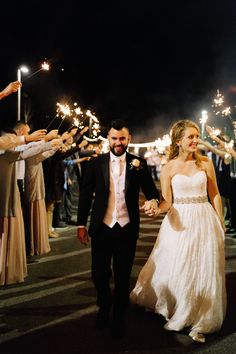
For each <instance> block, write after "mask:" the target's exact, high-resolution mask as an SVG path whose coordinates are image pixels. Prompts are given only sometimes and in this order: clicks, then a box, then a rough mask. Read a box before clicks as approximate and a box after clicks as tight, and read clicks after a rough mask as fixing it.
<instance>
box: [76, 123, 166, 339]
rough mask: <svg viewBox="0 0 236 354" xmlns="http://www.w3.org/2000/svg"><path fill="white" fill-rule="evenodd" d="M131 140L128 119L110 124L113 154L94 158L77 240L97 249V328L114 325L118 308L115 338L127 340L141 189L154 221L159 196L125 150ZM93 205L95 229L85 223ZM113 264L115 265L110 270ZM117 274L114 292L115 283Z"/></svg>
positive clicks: (140, 165) (142, 168)
mask: <svg viewBox="0 0 236 354" xmlns="http://www.w3.org/2000/svg"><path fill="white" fill-rule="evenodd" d="M130 139H131V136H130V133H129V128H128V126H127V125H126V123H125V122H124V121H123V120H114V121H112V122H111V125H110V128H109V131H108V141H109V146H110V152H108V153H105V154H101V155H99V156H98V157H95V158H91V160H90V161H89V163H88V166H87V169H86V175H85V178H84V182H83V185H82V189H81V194H80V197H79V206H78V220H77V223H78V228H77V237H78V239H79V240H80V242H81V243H82V244H85V245H86V244H87V243H88V242H89V237H88V235H89V236H90V237H91V248H92V279H93V282H94V285H95V288H96V291H97V305H98V307H99V310H98V313H97V319H96V327H97V328H98V329H102V328H105V327H107V326H108V325H109V316H110V309H111V306H112V305H113V321H112V327H111V328H112V335H113V336H114V337H117V338H120V337H122V336H123V335H125V332H126V328H125V313H126V309H127V307H128V304H129V291H130V290H129V281H130V274H131V270H132V265H133V260H134V256H135V249H136V242H137V238H138V235H139V221H140V216H139V192H140V188H141V190H142V192H143V194H144V195H145V197H146V199H147V200H148V201H149V202H148V203H149V204H148V205H149V207H148V208H149V210H147V209H148V208H147V207H146V208H145V212H146V213H147V214H148V215H150V216H151V214H153V213H154V211H155V210H157V209H158V200H157V199H158V198H159V192H158V190H157V188H156V186H155V184H154V181H153V179H152V177H151V175H150V173H149V171H148V167H147V163H146V161H145V160H144V159H143V158H141V157H138V156H135V155H132V154H130V153H128V152H127V151H126V150H127V148H128V144H129V142H130ZM92 202H93V206H92V212H91V220H90V227H89V230H88V232H87V229H86V224H87V219H88V215H89V212H90V208H91V205H92ZM111 264H112V265H111ZM112 271H113V274H114V292H113V295H112V292H111V289H110V278H111V275H112Z"/></svg>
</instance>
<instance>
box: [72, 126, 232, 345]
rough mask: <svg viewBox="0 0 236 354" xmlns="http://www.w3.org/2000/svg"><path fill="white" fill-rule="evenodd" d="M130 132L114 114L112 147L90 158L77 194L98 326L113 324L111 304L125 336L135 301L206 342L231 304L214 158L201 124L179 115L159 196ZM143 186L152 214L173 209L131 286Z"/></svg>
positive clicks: (116, 327)
mask: <svg viewBox="0 0 236 354" xmlns="http://www.w3.org/2000/svg"><path fill="white" fill-rule="evenodd" d="M130 139H131V136H130V132H129V128H128V126H127V124H126V123H125V122H124V121H122V120H114V121H112V122H111V125H110V128H109V130H108V142H109V146H110V151H109V152H108V153H106V154H102V155H99V156H98V157H96V158H94V159H91V160H90V161H89V164H88V167H87V171H86V176H85V179H84V184H83V187H82V190H81V194H80V199H79V207H78V228H77V237H78V239H79V240H80V242H81V243H82V244H85V245H86V244H88V242H89V237H88V234H89V236H90V237H91V254H92V280H93V282H94V285H95V288H96V292H97V305H98V308H99V309H98V313H97V318H96V327H97V328H98V329H102V328H105V327H108V326H110V315H111V309H112V314H113V317H112V321H111V330H112V335H113V337H116V338H120V337H123V336H124V335H125V333H126V323H125V315H126V311H127V308H128V305H129V302H130V301H131V302H132V303H135V304H138V305H140V306H143V307H144V308H147V309H149V310H151V311H153V312H155V313H157V314H161V315H162V316H164V318H165V319H166V324H165V329H167V330H171V331H181V330H183V329H185V328H187V329H188V330H189V336H190V337H191V338H192V339H193V340H194V341H197V342H204V341H205V337H204V335H205V334H207V333H212V332H215V331H218V330H219V329H220V328H221V325H222V323H223V320H224V317H225V311H226V293H225V273H224V229H223V228H224V225H223V214H222V207H221V201H220V195H219V192H218V188H217V184H216V178H215V172H214V168H213V165H212V162H211V161H210V160H209V159H208V158H206V157H204V156H202V155H200V154H199V153H198V150H197V144H198V139H199V128H198V126H197V125H196V124H195V123H194V122H192V121H189V120H181V121H178V122H176V123H175V124H174V125H173V127H172V131H171V145H170V151H169V161H168V163H167V164H166V165H165V166H163V167H162V170H161V195H162V197H161V198H160V197H159V192H158V190H157V188H156V186H155V184H154V182H153V180H152V177H151V176H150V174H149V172H148V168H147V164H146V161H145V160H144V159H143V158H141V157H138V156H135V155H132V154H130V153H129V152H127V148H128V145H129V142H130ZM140 189H141V190H142V192H143V194H144V195H145V197H146V199H147V201H146V202H145V203H144V205H143V206H142V208H141V209H143V211H144V212H145V213H146V214H147V215H149V216H154V217H155V216H157V215H158V214H159V213H166V212H167V214H166V216H165V217H164V219H163V222H162V225H161V228H160V231H159V234H158V237H157V240H156V243H155V245H154V247H153V250H152V252H151V254H150V256H149V258H148V260H147V262H146V264H145V265H144V267H143V268H142V270H141V272H140V274H139V276H138V279H137V282H136V285H135V287H134V289H133V290H132V291H131V292H130V275H131V270H132V265H133V261H134V257H135V250H136V243H137V239H138V235H139V222H140V216H139V193H140ZM160 199H161V201H160V203H159V202H158V200H160ZM91 206H92V211H91V219H90V226H89V229H88V232H87V229H86V224H87V220H88V216H89V214H90V209H91ZM153 222H155V219H153ZM112 275H113V277H114V291H113V292H112V291H111V288H110V280H111V276H112Z"/></svg>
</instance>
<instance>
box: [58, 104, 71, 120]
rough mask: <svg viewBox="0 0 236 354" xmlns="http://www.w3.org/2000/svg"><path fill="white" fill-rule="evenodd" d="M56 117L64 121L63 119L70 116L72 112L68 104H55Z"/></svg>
mask: <svg viewBox="0 0 236 354" xmlns="http://www.w3.org/2000/svg"><path fill="white" fill-rule="evenodd" d="M57 107H58V108H57V116H58V117H59V116H61V118H62V119H65V117H69V116H71V114H72V112H71V109H70V107H69V106H68V104H64V105H63V104H61V103H59V102H57Z"/></svg>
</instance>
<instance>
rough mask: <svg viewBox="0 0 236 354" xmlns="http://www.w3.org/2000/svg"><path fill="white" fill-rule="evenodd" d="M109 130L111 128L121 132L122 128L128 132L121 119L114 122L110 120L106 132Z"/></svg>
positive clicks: (125, 124)
mask: <svg viewBox="0 0 236 354" xmlns="http://www.w3.org/2000/svg"><path fill="white" fill-rule="evenodd" d="M111 128H113V129H115V130H121V129H122V128H126V129H128V130H129V127H128V124H127V123H126V121H125V120H123V119H114V120H112V121H111V123H110V125H109V129H108V130H110V129H111Z"/></svg>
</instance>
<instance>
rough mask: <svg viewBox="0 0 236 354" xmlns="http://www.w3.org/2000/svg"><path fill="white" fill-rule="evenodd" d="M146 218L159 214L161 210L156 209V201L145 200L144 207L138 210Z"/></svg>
mask: <svg viewBox="0 0 236 354" xmlns="http://www.w3.org/2000/svg"><path fill="white" fill-rule="evenodd" d="M140 210H143V211H144V212H145V214H146V215H148V216H157V215H158V214H160V212H161V210H160V209H159V208H158V203H157V201H156V200H153V199H152V200H147V201H146V202H145V203H144V205H143V206H142V207H141V208H140Z"/></svg>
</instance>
